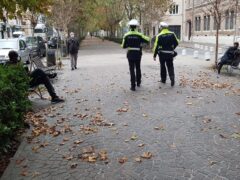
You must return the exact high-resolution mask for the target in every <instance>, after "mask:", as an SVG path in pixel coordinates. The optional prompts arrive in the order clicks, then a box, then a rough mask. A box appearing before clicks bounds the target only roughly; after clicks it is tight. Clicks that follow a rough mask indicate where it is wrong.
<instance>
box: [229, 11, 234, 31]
mask: <svg viewBox="0 0 240 180" xmlns="http://www.w3.org/2000/svg"><path fill="white" fill-rule="evenodd" d="M234 21H235V17H234V11H231V12H230V27H229V28H230V29H233V28H234Z"/></svg>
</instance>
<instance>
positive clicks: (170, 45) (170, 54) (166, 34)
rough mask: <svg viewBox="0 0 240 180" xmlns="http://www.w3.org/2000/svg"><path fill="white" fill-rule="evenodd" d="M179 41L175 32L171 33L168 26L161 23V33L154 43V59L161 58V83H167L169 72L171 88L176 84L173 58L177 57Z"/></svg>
mask: <svg viewBox="0 0 240 180" xmlns="http://www.w3.org/2000/svg"><path fill="white" fill-rule="evenodd" d="M178 42H179V41H178V39H177V37H176V35H175V33H174V32H171V31H169V29H168V24H167V23H165V22H161V23H160V33H159V34H158V35H157V37H156V40H155V43H154V49H153V52H154V55H153V59H154V61H156V56H157V55H158V56H159V61H160V67H161V68H160V74H161V82H162V83H166V79H167V70H166V66H167V69H168V75H169V78H170V80H171V86H174V84H175V74H174V65H173V58H174V57H175V56H176V55H177V53H176V52H175V51H174V50H175V48H176V47H177V46H178Z"/></svg>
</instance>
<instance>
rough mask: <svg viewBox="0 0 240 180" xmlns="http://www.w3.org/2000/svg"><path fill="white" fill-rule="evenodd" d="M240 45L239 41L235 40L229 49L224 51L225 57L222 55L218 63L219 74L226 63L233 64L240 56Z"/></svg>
mask: <svg viewBox="0 0 240 180" xmlns="http://www.w3.org/2000/svg"><path fill="white" fill-rule="evenodd" d="M238 47H239V43H238V42H234V44H233V46H232V47H230V48H228V50H227V51H226V52H225V53H224V55H223V57H221V60H220V62H219V63H218V64H217V70H218V74H220V72H221V69H222V67H223V65H224V64H231V63H232V62H233V61H234V60H235V59H237V58H238V57H239V49H238Z"/></svg>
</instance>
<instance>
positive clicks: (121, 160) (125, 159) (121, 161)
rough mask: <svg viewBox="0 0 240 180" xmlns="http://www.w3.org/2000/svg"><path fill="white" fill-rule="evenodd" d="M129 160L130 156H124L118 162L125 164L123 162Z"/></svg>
mask: <svg viewBox="0 0 240 180" xmlns="http://www.w3.org/2000/svg"><path fill="white" fill-rule="evenodd" d="M127 160H128V158H126V157H123V158H120V159H118V162H119V163H121V164H123V163H125V162H127Z"/></svg>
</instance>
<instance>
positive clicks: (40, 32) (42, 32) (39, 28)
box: [34, 24, 47, 41]
mask: <svg viewBox="0 0 240 180" xmlns="http://www.w3.org/2000/svg"><path fill="white" fill-rule="evenodd" d="M34 36H40V37H42V38H43V39H44V40H45V41H47V28H46V25H45V24H37V25H36V27H35V28H34Z"/></svg>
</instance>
